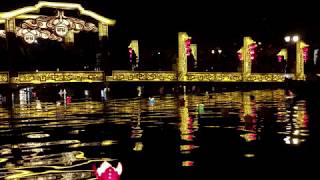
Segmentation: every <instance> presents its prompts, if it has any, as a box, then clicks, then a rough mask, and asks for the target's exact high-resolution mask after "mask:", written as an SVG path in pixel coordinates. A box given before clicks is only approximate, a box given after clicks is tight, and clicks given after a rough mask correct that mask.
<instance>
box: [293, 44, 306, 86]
mask: <svg viewBox="0 0 320 180" xmlns="http://www.w3.org/2000/svg"><path fill="white" fill-rule="evenodd" d="M308 47H309V45H308V44H306V43H304V42H303V41H298V42H297V44H296V74H295V80H305V74H304V61H305V60H306V57H305V54H304V50H305V48H308Z"/></svg>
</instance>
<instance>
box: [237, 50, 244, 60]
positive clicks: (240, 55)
mask: <svg viewBox="0 0 320 180" xmlns="http://www.w3.org/2000/svg"><path fill="white" fill-rule="evenodd" d="M237 54H238V58H239V60H240V61H242V60H243V48H241V49H239V51H237Z"/></svg>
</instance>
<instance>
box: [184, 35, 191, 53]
mask: <svg viewBox="0 0 320 180" xmlns="http://www.w3.org/2000/svg"><path fill="white" fill-rule="evenodd" d="M190 45H191V39H190V38H188V39H187V40H186V41H185V49H186V54H187V56H190V54H191V48H190Z"/></svg>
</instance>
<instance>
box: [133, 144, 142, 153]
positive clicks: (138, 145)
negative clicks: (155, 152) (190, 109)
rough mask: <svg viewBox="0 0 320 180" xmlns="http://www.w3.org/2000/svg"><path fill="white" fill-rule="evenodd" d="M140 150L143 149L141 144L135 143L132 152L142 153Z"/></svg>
mask: <svg viewBox="0 0 320 180" xmlns="http://www.w3.org/2000/svg"><path fill="white" fill-rule="evenodd" d="M142 149H143V144H142V142H136V143H135V146H134V148H133V150H134V151H142Z"/></svg>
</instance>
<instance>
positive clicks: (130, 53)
mask: <svg viewBox="0 0 320 180" xmlns="http://www.w3.org/2000/svg"><path fill="white" fill-rule="evenodd" d="M132 53H133V52H132V48H129V58H130V62H132Z"/></svg>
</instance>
